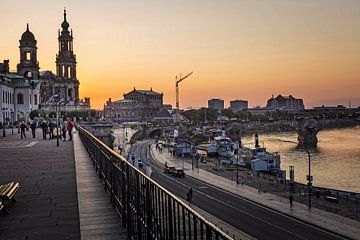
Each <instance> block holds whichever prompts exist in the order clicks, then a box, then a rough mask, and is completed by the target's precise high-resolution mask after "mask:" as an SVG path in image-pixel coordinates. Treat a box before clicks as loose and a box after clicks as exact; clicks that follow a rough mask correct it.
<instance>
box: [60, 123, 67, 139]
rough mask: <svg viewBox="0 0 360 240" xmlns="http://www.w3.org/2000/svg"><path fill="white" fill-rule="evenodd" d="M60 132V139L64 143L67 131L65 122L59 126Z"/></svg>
mask: <svg viewBox="0 0 360 240" xmlns="http://www.w3.org/2000/svg"><path fill="white" fill-rule="evenodd" d="M61 131H62V139H63V141H66V131H67V122H66V121H64V122H63V123H62V124H61Z"/></svg>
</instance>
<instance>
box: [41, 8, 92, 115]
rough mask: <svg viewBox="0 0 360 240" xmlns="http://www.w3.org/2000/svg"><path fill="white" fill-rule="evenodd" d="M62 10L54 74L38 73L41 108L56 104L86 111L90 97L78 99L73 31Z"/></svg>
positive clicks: (46, 108)
mask: <svg viewBox="0 0 360 240" xmlns="http://www.w3.org/2000/svg"><path fill="white" fill-rule="evenodd" d="M69 27H70V24H69V23H68V21H67V18H66V10H64V20H63V22H62V23H61V31H60V30H59V31H58V42H59V44H58V47H59V52H58V53H57V54H56V74H54V73H52V72H50V71H45V72H42V73H40V78H41V81H42V85H41V98H42V100H43V102H42V105H41V106H42V109H44V110H54V109H55V106H56V104H58V105H59V106H61V109H62V110H65V111H88V110H89V109H90V98H85V99H84V100H80V98H79V85H80V82H79V80H78V79H77V72H76V64H77V62H76V55H75V53H74V46H73V32H72V30H69Z"/></svg>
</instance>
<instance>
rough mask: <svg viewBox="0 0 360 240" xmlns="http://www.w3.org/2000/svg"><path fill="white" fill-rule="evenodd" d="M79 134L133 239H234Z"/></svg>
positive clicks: (94, 140)
mask: <svg viewBox="0 0 360 240" xmlns="http://www.w3.org/2000/svg"><path fill="white" fill-rule="evenodd" d="M77 130H78V132H79V136H80V138H81V140H82V142H83V144H84V145H85V147H86V149H87V151H88V153H89V155H90V157H91V160H92V163H93V164H94V166H95V168H96V171H97V172H98V174H99V178H100V179H101V180H102V181H103V182H104V188H105V189H106V190H107V191H108V192H109V193H110V199H111V202H112V204H113V207H114V208H115V209H116V210H117V212H118V213H119V215H120V217H121V220H122V225H123V226H124V227H126V228H127V234H128V238H129V239H171V240H173V239H200V240H203V239H232V238H231V237H229V236H228V235H227V234H225V233H224V232H223V231H221V230H220V229H219V228H217V227H216V226H215V225H213V224H212V223H210V222H209V221H207V220H206V219H205V218H203V217H202V216H201V215H199V214H198V213H197V212H195V211H194V210H193V209H191V208H190V207H189V206H188V205H187V204H186V203H184V202H183V201H182V200H180V199H179V198H177V197H176V196H175V195H174V194H172V193H170V192H169V191H168V190H166V189H165V188H163V187H162V186H161V185H159V184H158V183H157V182H155V181H154V180H152V179H151V178H149V177H148V176H146V175H145V174H144V173H142V172H141V171H139V170H138V169H136V168H135V167H134V166H132V165H131V164H130V163H129V162H128V161H126V159H124V158H123V157H122V156H120V155H119V154H117V153H116V152H114V151H113V150H112V149H110V148H109V147H108V146H106V145H105V144H104V143H103V142H101V141H100V140H99V139H97V138H96V137H95V136H93V135H92V134H91V133H90V132H88V131H87V130H85V129H84V128H82V127H81V126H77Z"/></svg>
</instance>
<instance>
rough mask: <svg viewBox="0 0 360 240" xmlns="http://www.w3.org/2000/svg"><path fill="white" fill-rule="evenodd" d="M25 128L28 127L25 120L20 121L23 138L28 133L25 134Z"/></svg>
mask: <svg viewBox="0 0 360 240" xmlns="http://www.w3.org/2000/svg"><path fill="white" fill-rule="evenodd" d="M25 129H26V125H25V123H24V122H21V123H20V134H21V139H23V136H24V138H26V135H25Z"/></svg>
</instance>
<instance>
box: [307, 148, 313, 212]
mask: <svg viewBox="0 0 360 240" xmlns="http://www.w3.org/2000/svg"><path fill="white" fill-rule="evenodd" d="M306 152H307V154H308V158H309V175H307V180H308V194H309V209H311V188H312V183H311V182H312V181H313V177H312V176H311V165H310V160H311V156H310V152H309V150H306Z"/></svg>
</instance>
